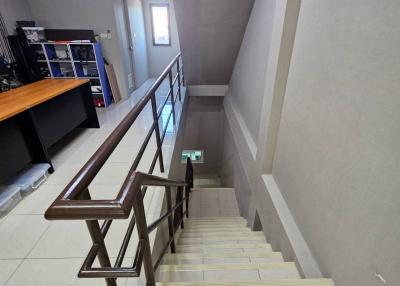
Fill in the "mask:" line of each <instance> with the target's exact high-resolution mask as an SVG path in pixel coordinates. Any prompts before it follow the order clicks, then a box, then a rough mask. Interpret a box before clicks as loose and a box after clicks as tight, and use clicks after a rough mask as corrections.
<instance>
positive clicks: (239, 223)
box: [187, 220, 247, 226]
mask: <svg viewBox="0 0 400 286" xmlns="http://www.w3.org/2000/svg"><path fill="white" fill-rule="evenodd" d="M187 222H188V225H218V226H220V225H237V226H245V225H246V224H247V221H245V220H231V221H229V220H219V221H204V220H202V221H193V220H187Z"/></svg>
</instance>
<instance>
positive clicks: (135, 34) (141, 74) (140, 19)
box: [127, 0, 149, 87]
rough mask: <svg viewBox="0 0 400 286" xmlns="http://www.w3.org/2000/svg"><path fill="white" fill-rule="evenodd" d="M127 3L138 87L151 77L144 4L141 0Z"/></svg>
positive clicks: (130, 0) (135, 77)
mask: <svg viewBox="0 0 400 286" xmlns="http://www.w3.org/2000/svg"><path fill="white" fill-rule="evenodd" d="M127 4H128V14H129V20H130V24H131V32H132V41H133V55H134V79H135V85H136V87H139V86H141V85H142V84H143V83H144V82H145V81H146V80H147V79H148V78H149V59H148V56H147V37H146V27H145V22H144V11H143V4H142V1H141V0H127Z"/></svg>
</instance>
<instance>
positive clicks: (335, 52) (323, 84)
mask: <svg viewBox="0 0 400 286" xmlns="http://www.w3.org/2000/svg"><path fill="white" fill-rule="evenodd" d="M399 50H400V2H399V1H397V0H386V1H375V0H357V1H346V0H338V1H320V0H307V1H303V2H302V6H301V10H300V16H299V22H298V30H297V35H296V40H295V45H294V52H293V58H292V63H291V68H290V73H289V79H288V85H287V92H286V96H285V103H284V111H283V115H282V121H281V127H280V133H279V140H278V145H277V153H276V157H275V162H274V167H273V176H274V178H275V180H276V181H277V183H278V185H279V188H280V190H281V192H282V193H283V195H284V197H285V199H286V201H287V203H288V205H289V207H290V210H291V212H292V214H293V215H294V217H295V219H296V221H297V223H298V225H299V227H300V229H301V231H302V233H303V235H304V237H305V239H306V240H307V242H308V244H309V246H310V247H311V250H312V251H313V254H314V255H315V257H316V258H317V260H318V262H319V264H320V266H321V267H322V270H323V272H324V273H325V274H326V275H329V276H332V277H333V278H334V279H335V282H336V285H337V286H347V285H353V286H375V285H383V284H382V283H381V282H379V280H377V279H376V278H375V277H374V274H375V272H376V271H378V272H379V273H381V274H382V276H383V277H384V278H385V279H386V280H387V285H399V284H400V274H399V271H398V270H399V266H400V256H399V253H400V244H399V241H400V220H399V217H400V207H399V206H400V192H399V186H400V176H399V174H400V152H399V146H400V124H399V122H400V112H399V110H400V96H399V90H400V57H399Z"/></svg>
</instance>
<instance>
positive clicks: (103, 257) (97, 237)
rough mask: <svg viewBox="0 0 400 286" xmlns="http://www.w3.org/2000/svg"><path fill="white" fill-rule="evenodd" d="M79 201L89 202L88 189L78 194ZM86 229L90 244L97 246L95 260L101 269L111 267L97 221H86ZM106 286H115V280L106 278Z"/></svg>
mask: <svg viewBox="0 0 400 286" xmlns="http://www.w3.org/2000/svg"><path fill="white" fill-rule="evenodd" d="M79 199H82V200H90V199H91V197H90V193H89V189H86V190H84V191H83V192H81V193H80V195H79ZM86 225H87V228H88V230H89V233H90V237H91V238H92V242H93V244H95V245H98V246H99V250H98V252H97V258H98V259H99V263H100V266H101V267H111V262H110V257H109V256H108V253H107V248H106V245H105V243H104V237H103V234H102V233H101V229H100V225H99V222H98V221H97V220H87V221H86ZM106 283H107V286H117V279H115V278H106Z"/></svg>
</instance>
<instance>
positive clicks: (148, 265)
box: [133, 192, 156, 286]
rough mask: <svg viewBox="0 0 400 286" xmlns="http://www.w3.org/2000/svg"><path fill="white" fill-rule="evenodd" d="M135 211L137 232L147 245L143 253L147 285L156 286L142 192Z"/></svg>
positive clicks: (137, 198)
mask: <svg viewBox="0 0 400 286" xmlns="http://www.w3.org/2000/svg"><path fill="white" fill-rule="evenodd" d="M133 212H134V215H135V219H136V226H137V233H138V237H139V240H144V241H145V243H146V247H145V249H144V255H143V267H144V272H145V275H146V281H147V283H146V285H148V286H155V285H156V282H155V275H154V268H153V261H152V258H151V250H150V240H149V233H148V231H147V221H146V213H145V211H144V205H143V196H142V192H138V193H137V196H136V199H135V201H134V203H133Z"/></svg>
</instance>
